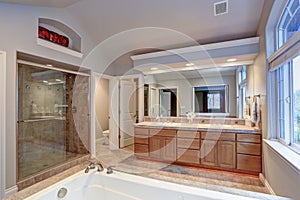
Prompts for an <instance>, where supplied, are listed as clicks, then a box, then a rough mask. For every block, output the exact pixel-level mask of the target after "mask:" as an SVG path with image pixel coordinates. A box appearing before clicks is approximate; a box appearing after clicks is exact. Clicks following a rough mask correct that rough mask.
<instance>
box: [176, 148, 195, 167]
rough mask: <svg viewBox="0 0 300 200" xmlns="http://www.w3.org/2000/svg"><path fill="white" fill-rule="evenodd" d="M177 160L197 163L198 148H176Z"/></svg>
mask: <svg viewBox="0 0 300 200" xmlns="http://www.w3.org/2000/svg"><path fill="white" fill-rule="evenodd" d="M177 156H178V158H177V161H178V162H183V163H188V164H190V163H193V164H199V162H200V159H199V150H195V149H181V148H178V149H177Z"/></svg>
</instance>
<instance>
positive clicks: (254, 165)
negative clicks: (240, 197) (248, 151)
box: [236, 154, 261, 172]
mask: <svg viewBox="0 0 300 200" xmlns="http://www.w3.org/2000/svg"><path fill="white" fill-rule="evenodd" d="M236 163H237V169H240V170H247V171H254V172H261V157H260V156H250V155H243V154H237V162H236Z"/></svg>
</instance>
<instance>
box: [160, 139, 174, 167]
mask: <svg viewBox="0 0 300 200" xmlns="http://www.w3.org/2000/svg"><path fill="white" fill-rule="evenodd" d="M176 149H177V145H176V138H173V137H163V138H162V147H161V152H162V155H161V156H162V157H161V159H162V160H166V161H173V162H175V161H176V155H177V153H176Z"/></svg>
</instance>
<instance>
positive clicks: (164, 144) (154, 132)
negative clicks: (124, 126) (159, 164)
mask: <svg viewBox="0 0 300 200" xmlns="http://www.w3.org/2000/svg"><path fill="white" fill-rule="evenodd" d="M176 146H177V144H176V130H169V129H150V138H149V157H150V158H153V159H155V160H161V161H168V162H175V161H176V155H177V153H176V152H177V151H176V150H177V149H176Z"/></svg>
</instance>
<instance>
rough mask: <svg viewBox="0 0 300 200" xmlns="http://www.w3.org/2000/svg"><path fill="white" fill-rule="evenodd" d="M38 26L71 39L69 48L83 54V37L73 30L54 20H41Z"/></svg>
mask: <svg viewBox="0 0 300 200" xmlns="http://www.w3.org/2000/svg"><path fill="white" fill-rule="evenodd" d="M38 26H42V27H44V28H47V29H48V30H49V31H54V32H56V33H58V34H60V35H64V36H66V37H68V39H69V46H68V47H67V48H69V49H71V50H74V51H76V52H79V53H80V52H81V37H80V35H79V34H77V33H76V31H74V30H73V29H72V28H70V27H69V26H67V25H65V24H63V23H62V22H59V21H57V20H54V19H49V18H39V19H38Z"/></svg>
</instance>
